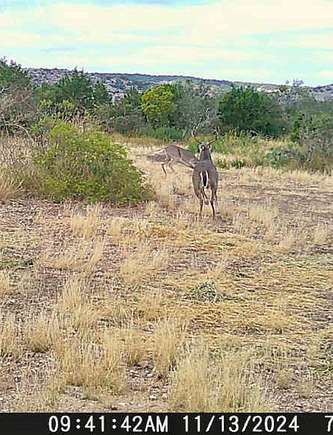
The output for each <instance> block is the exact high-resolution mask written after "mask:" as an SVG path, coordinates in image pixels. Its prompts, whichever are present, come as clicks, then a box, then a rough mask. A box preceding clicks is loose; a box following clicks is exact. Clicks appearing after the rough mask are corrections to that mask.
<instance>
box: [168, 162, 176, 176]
mask: <svg viewBox="0 0 333 435" xmlns="http://www.w3.org/2000/svg"><path fill="white" fill-rule="evenodd" d="M173 163H174V162H173V161H172V160H170V161H169V162H168V163H167V165H168V168H170V169H171V171H172V172H173V173H175V172H176V171H175V170H174V169H173Z"/></svg>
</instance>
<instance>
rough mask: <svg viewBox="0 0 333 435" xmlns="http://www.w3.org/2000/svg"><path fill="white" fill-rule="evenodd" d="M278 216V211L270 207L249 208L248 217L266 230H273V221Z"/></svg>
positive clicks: (255, 206) (253, 206)
mask: <svg viewBox="0 0 333 435" xmlns="http://www.w3.org/2000/svg"><path fill="white" fill-rule="evenodd" d="M277 216H278V209H277V208H276V207H272V206H271V205H269V204H267V205H252V206H250V207H249V217H250V219H253V220H255V221H256V222H258V223H260V224H262V225H264V226H265V227H266V229H267V230H269V229H270V228H272V227H273V228H274V226H275V219H276V217H277Z"/></svg>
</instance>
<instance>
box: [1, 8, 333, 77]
mask: <svg viewBox="0 0 333 435" xmlns="http://www.w3.org/2000/svg"><path fill="white" fill-rule="evenodd" d="M7 3H8V2H7ZM18 3H19V2H18ZM32 5H33V6H30V7H28V6H26V5H25V7H24V8H20V7H18V6H16V7H15V8H10V7H8V6H7V8H6V9H4V10H3V11H2V12H1V9H0V50H1V48H2V49H3V50H6V52H7V53H8V54H9V55H11V56H15V55H16V56H18V57H17V59H18V61H20V62H22V63H23V62H26V61H27V62H28V63H29V64H30V65H39V66H42V65H44V66H45V65H46V64H47V65H48V66H59V67H60V66H71V65H72V66H75V65H80V66H81V65H82V66H85V67H86V68H88V69H89V68H92V67H98V68H108V67H115V66H117V68H120V69H121V70H123V71H125V70H128V68H129V67H131V65H133V67H132V68H140V69H141V71H142V72H144V71H145V72H147V70H149V71H150V72H152V73H154V72H161V71H168V72H171V71H170V70H172V71H174V72H176V71H177V72H183V73H184V74H196V75H198V74H200V73H205V74H206V75H207V74H208V75H209V76H215V77H217V76H218V75H220V74H222V73H223V72H227V71H229V70H230V71H236V73H237V74H236V75H237V77H239V76H240V75H242V74H243V79H246V77H245V74H247V73H248V72H250V71H252V74H253V75H251V76H250V77H248V78H247V79H248V80H255V79H259V80H266V81H268V80H269V77H275V76H276V68H277V65H279V64H281V68H282V67H283V68H288V70H287V71H285V74H286V75H287V76H289V77H290V76H292V75H294V76H295V74H294V73H292V71H294V70H295V69H296V68H297V65H295V62H293V63H294V65H292V64H291V63H290V60H291V59H292V60H294V59H297V60H301V62H300V63H301V64H302V65H303V64H305V63H308V64H309V63H313V62H311V61H310V62H309V56H312V54H311V51H313V52H315V54H313V56H314V58H315V56H316V59H320V58H321V59H322V60H321V61H320V62H321V64H320V65H318V71H319V70H326V69H328V70H330V66H329V65H328V66H329V68H326V67H325V66H324V65H323V63H324V62H325V61H324V58H325V55H327V52H328V51H330V53H332V51H331V50H332V48H331V47H332V46H333V28H332V17H333V1H331V0H316V1H313V0H293V1H292V2H291V1H290V0H216V1H206V2H200V1H199V2H189V1H185V0H184V1H183V2H173V1H170V2H169V1H163V2H158V1H155V0H154V1H151V0H150V1H147V2H146V3H145V2H143V1H140V2H139V3H138V2H135V1H133V2H132V3H131V2H130V1H126V2H118V3H117V2H112V1H110V2H103V1H101V0H99V1H98V2H97V1H96V2H93V0H91V1H90V2H89V1H87V0H81V1H80V0H72V2H63V3H59V2H55V1H48V2H37V3H36V2H35V3H32ZM41 5H42V6H41ZM68 46H70V47H72V48H73V49H72V50H71V51H68V49H66V47H68ZM23 49H25V51H24V52H23ZM66 50H67V52H66ZM304 50H305V51H306V50H308V52H307V53H306V54H304V53H303V51H304ZM309 53H310V54H309ZM2 54H3V55H5V54H6V53H0V56H1V55H2ZM302 56H303V57H302ZM326 59H329V61H330V59H332V57H331V58H329V57H326ZM329 61H327V62H329ZM309 68H310V65H309ZM311 68H313V65H312V66H311ZM219 71H222V72H219ZM318 71H317V72H316V73H315V72H314V71H313V72H312V73H313V74H316V75H317V77H318V78H319V77H323V76H320V75H319V74H318ZM303 72H304V71H300V73H303ZM262 73H264V74H265V76H264V77H262V78H261V77H258V76H257V74H262ZM300 75H301V74H300ZM221 78H223V77H221ZM229 78H232V77H229Z"/></svg>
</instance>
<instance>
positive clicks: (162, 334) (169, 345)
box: [152, 318, 186, 376]
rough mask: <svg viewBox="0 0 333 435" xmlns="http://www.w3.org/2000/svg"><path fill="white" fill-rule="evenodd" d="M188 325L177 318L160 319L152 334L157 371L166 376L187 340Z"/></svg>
mask: <svg viewBox="0 0 333 435" xmlns="http://www.w3.org/2000/svg"><path fill="white" fill-rule="evenodd" d="M185 331H186V325H184V323H182V322H180V321H179V320H177V319H170V318H167V319H164V320H162V321H160V322H159V323H158V324H157V326H156V329H155V331H154V334H153V336H152V345H153V349H152V353H153V361H154V366H155V369H156V371H157V372H158V373H159V374H160V375H162V376H166V375H167V374H168V372H169V370H170V369H171V368H172V367H173V366H174V364H175V362H176V358H177V354H178V352H179V351H180V350H181V348H182V346H183V344H184V340H185Z"/></svg>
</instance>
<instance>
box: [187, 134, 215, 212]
mask: <svg viewBox="0 0 333 435" xmlns="http://www.w3.org/2000/svg"><path fill="white" fill-rule="evenodd" d="M212 142H213V141H211V142H207V143H201V144H200V145H199V148H200V157H199V162H198V163H197V164H196V165H195V167H194V170H193V174H192V184H193V188H194V193H195V194H196V196H197V198H198V199H199V202H200V218H201V216H202V206H203V203H205V204H207V205H208V204H209V202H210V205H211V207H212V210H213V219H215V207H214V202H217V195H216V192H217V186H218V181H219V176H218V172H217V170H216V167H215V166H214V163H213V161H212V156H211V143H212ZM205 189H210V190H211V197H210V200H209V199H208V197H207V195H206V191H205Z"/></svg>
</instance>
